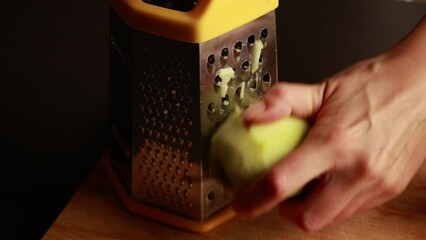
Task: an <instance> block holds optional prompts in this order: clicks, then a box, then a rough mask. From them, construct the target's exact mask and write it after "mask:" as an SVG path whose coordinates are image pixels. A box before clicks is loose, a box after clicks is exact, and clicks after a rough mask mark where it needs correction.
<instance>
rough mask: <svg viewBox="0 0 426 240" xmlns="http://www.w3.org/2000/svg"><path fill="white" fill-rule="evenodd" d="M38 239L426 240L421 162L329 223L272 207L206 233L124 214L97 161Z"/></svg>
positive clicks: (424, 181)
mask: <svg viewBox="0 0 426 240" xmlns="http://www.w3.org/2000/svg"><path fill="white" fill-rule="evenodd" d="M43 239H45V240H61V239H72V240H78V239H96V240H98V239H99V240H112V239H125V240H133V239H135V240H136V239H138V240H141V239H160V240H162V239H167V240H168V239H173V240H180V239H182V240H183V239H185V240H196V239H203V240H219V239H220V240H227V239H229V240H231V239H232V240H236V239H245V240H255V239H262V240H275V239H297V240H304V239H318V240H319V239H336V240H347V239H357V240H358V239H374V240H376V239H378V240H381V239H383V240H390V239H397V240H399V239H401V240H411V239H416V240H420V239H426V164H423V166H422V168H421V169H420V171H419V172H418V174H417V175H416V176H415V178H414V179H413V181H412V182H411V183H410V185H409V186H408V188H407V189H406V191H405V192H404V193H403V194H402V195H401V196H399V197H398V198H396V199H394V200H392V201H391V202H388V203H387V204H385V205H383V206H381V207H379V208H376V209H374V210H370V211H369V212H366V213H364V214H361V215H358V216H356V217H354V218H352V219H350V220H347V221H346V222H344V223H342V224H340V225H337V226H335V227H333V228H325V229H323V230H321V231H319V232H314V233H306V232H303V231H302V230H299V229H298V228H297V227H295V226H293V225H291V224H290V223H288V222H285V221H284V220H282V219H281V218H280V216H279V215H278V213H277V211H276V210H273V211H271V212H270V213H268V214H265V215H263V216H261V217H259V218H256V219H250V220H247V219H238V218H235V219H232V220H231V221H229V222H227V223H225V224H223V225H221V226H219V227H218V228H216V229H214V230H212V231H211V232H209V233H206V234H197V233H191V232H187V231H184V230H179V229H175V228H172V227H168V226H164V225H162V224H159V223H156V222H153V221H151V220H149V219H145V218H143V217H140V216H136V215H134V214H132V213H130V212H129V211H127V209H125V208H124V206H123V204H122V203H121V202H120V200H119V198H118V196H117V194H116V192H115V190H114V189H113V187H112V185H111V183H110V181H109V179H108V177H107V175H106V173H105V171H104V169H103V168H102V167H101V165H98V166H97V167H96V168H95V169H94V170H93V171H92V173H91V174H90V175H89V176H88V178H87V179H86V181H85V182H84V184H83V185H82V186H81V187H80V189H79V190H78V191H77V192H76V194H75V195H74V197H73V198H72V199H71V201H70V202H69V204H68V205H67V206H66V208H65V209H64V210H63V212H62V213H61V214H60V215H59V217H58V218H57V219H56V221H55V222H54V223H53V225H52V226H51V227H50V229H49V230H48V231H47V233H46V234H45V236H44V238H43Z"/></svg>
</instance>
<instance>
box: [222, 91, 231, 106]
mask: <svg viewBox="0 0 426 240" xmlns="http://www.w3.org/2000/svg"><path fill="white" fill-rule="evenodd" d="M229 104H230V100H229V95H228V94H227V95H226V96H225V97H224V98H222V106H223V107H228V106H229Z"/></svg>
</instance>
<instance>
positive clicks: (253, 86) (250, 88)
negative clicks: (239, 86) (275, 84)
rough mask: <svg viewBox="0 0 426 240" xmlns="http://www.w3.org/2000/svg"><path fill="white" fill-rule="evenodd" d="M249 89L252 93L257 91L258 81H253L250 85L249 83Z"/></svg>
mask: <svg viewBox="0 0 426 240" xmlns="http://www.w3.org/2000/svg"><path fill="white" fill-rule="evenodd" d="M248 87H249V90H250V91H256V88H257V83H256V80H254V79H252V80H251V81H250V82H249V83H248Z"/></svg>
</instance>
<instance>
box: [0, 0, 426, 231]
mask: <svg viewBox="0 0 426 240" xmlns="http://www.w3.org/2000/svg"><path fill="white" fill-rule="evenodd" d="M3 2H7V3H0V160H1V165H0V239H39V238H41V237H42V235H43V234H44V232H45V231H46V230H47V229H48V227H49V226H50V224H51V223H52V222H53V221H54V219H55V218H56V217H57V215H58V214H59V213H60V211H61V209H62V208H63V207H64V206H65V205H66V203H67V201H68V200H69V198H70V197H71V196H72V194H73V193H74V191H75V190H76V189H77V188H78V187H79V185H80V184H81V182H82V181H83V180H84V178H85V176H86V175H87V174H88V173H89V171H90V170H91V168H92V167H93V165H94V164H95V163H96V162H97V161H98V159H99V157H100V155H101V153H102V152H103V150H104V149H105V147H106V143H107V140H108V136H109V135H108V113H107V111H108V92H107V89H108V77H107V76H108V51H107V49H108V27H107V18H108V14H107V11H108V7H107V1H101V0H91V1H60V0H56V1H55V0H45V1H40V0H34V1H15V2H14V1H3ZM425 13H426V6H424V5H419V4H406V3H398V2H395V1H392V0H346V1H345V0H323V1H317V0H310V1H302V0H286V1H281V6H280V7H279V9H278V15H277V21H278V23H277V24H278V47H279V71H280V79H281V80H286V81H298V82H317V81H320V80H321V79H323V78H324V77H326V76H329V75H330V74H333V73H335V72H336V71H338V70H341V69H342V68H344V67H346V66H348V65H350V64H351V63H353V62H355V61H358V60H360V59H364V58H367V57H372V56H374V55H376V54H378V53H380V52H382V51H384V50H386V49H388V48H389V47H391V46H392V45H393V44H395V43H396V42H397V41H398V40H400V39H401V38H402V37H403V36H405V35H406V34H407V33H408V32H409V31H410V30H411V29H412V28H413V27H414V26H415V24H416V22H418V21H419V20H420V18H421V17H422V16H423V14H425Z"/></svg>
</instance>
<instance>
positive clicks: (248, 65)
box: [241, 60, 250, 72]
mask: <svg viewBox="0 0 426 240" xmlns="http://www.w3.org/2000/svg"><path fill="white" fill-rule="evenodd" d="M249 68H250V62H249V61H247V60H246V61H244V62H243V64H241V69H242V70H243V71H244V72H247V71H248V70H249Z"/></svg>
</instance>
